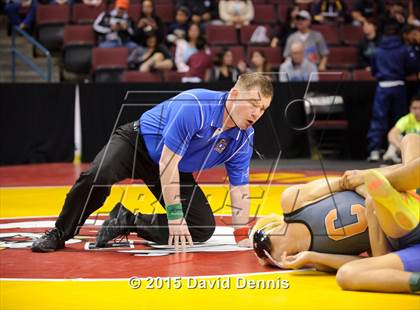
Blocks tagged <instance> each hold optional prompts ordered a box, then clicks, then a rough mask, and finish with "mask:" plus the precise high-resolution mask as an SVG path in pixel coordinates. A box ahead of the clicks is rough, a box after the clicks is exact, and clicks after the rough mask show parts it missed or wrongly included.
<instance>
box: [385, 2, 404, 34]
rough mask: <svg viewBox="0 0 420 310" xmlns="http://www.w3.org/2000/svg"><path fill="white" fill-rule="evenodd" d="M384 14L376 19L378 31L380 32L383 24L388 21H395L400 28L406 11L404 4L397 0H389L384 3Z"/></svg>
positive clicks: (386, 23)
mask: <svg viewBox="0 0 420 310" xmlns="http://www.w3.org/2000/svg"><path fill="white" fill-rule="evenodd" d="M385 8H386V14H384V15H381V16H380V17H379V20H378V28H379V29H378V31H379V33H382V32H383V30H384V27H385V25H388V24H390V23H396V24H398V25H399V26H400V29H399V30H402V28H403V27H404V25H405V23H406V20H407V15H408V11H406V10H405V7H404V4H403V3H402V2H401V1H398V0H391V1H390V2H389V3H386V6H385Z"/></svg>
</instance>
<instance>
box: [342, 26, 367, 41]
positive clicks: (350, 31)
mask: <svg viewBox="0 0 420 310" xmlns="http://www.w3.org/2000/svg"><path fill="white" fill-rule="evenodd" d="M340 34H341V35H340V37H341V41H342V42H343V43H344V44H347V45H358V44H359V42H360V41H361V40H362V39H363V29H362V27H355V26H352V25H343V26H342V27H341V29H340Z"/></svg>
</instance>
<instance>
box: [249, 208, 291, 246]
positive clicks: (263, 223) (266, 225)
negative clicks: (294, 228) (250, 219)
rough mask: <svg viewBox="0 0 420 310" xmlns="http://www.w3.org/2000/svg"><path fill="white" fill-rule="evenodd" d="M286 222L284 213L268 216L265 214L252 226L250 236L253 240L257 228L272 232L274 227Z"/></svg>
mask: <svg viewBox="0 0 420 310" xmlns="http://www.w3.org/2000/svg"><path fill="white" fill-rule="evenodd" d="M283 224H284V218H283V215H279V214H274V213H272V214H270V215H267V216H264V217H263V218H260V219H259V220H258V221H257V222H256V223H255V225H254V227H252V230H251V233H250V238H251V240H252V237H253V236H254V234H255V232H256V231H257V230H262V231H264V232H265V233H269V232H271V231H272V230H273V229H275V228H277V227H279V226H281V225H283Z"/></svg>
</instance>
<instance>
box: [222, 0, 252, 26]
mask: <svg viewBox="0 0 420 310" xmlns="http://www.w3.org/2000/svg"><path fill="white" fill-rule="evenodd" d="M219 16H220V19H221V20H222V21H223V22H224V23H225V24H226V25H234V26H236V27H237V28H240V27H241V26H243V25H249V23H250V22H251V21H252V20H253V19H254V5H253V4H252V1H251V0H220V1H219Z"/></svg>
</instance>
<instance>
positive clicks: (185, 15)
mask: <svg viewBox="0 0 420 310" xmlns="http://www.w3.org/2000/svg"><path fill="white" fill-rule="evenodd" d="M189 19H190V10H189V9H188V8H187V7H186V6H180V7H178V8H177V10H176V14H175V21H174V22H172V23H171V24H170V25H169V29H168V34H167V36H166V40H167V41H168V42H169V43H175V42H176V41H177V40H178V39H185V38H186V37H187V32H188V28H189V23H188V21H189Z"/></svg>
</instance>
